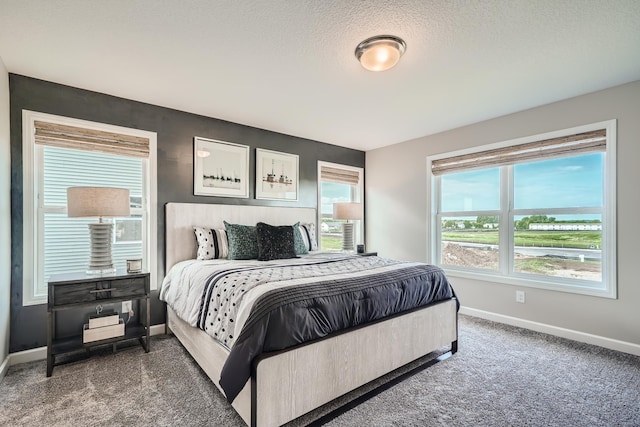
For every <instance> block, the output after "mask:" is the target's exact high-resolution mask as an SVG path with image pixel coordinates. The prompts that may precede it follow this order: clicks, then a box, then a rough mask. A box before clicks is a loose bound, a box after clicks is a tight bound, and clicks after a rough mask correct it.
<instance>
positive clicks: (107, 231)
mask: <svg viewBox="0 0 640 427" xmlns="http://www.w3.org/2000/svg"><path fill="white" fill-rule="evenodd" d="M130 212H131V211H130V202H129V190H127V189H125V188H112V187H69V188H67V216H68V217H69V218H87V217H98V222H96V223H91V224H89V234H90V237H91V258H90V260H89V268H88V269H87V273H88V274H108V273H113V272H115V271H116V269H115V267H114V266H113V261H112V259H111V241H112V238H113V224H112V223H111V222H102V219H103V218H105V217H123V216H129V215H130Z"/></svg>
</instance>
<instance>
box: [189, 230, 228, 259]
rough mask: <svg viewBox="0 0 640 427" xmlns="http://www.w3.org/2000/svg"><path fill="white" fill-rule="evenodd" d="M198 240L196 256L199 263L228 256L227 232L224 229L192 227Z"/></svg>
mask: <svg viewBox="0 0 640 427" xmlns="http://www.w3.org/2000/svg"><path fill="white" fill-rule="evenodd" d="M193 232H194V233H195V235H196V239H197V240H198V256H197V259H198V260H200V261H204V260H208V259H224V258H227V256H228V255H229V243H228V242H227V232H226V231H225V229H224V228H208V227H196V226H194V227H193Z"/></svg>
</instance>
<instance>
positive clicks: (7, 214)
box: [0, 58, 11, 378]
mask: <svg viewBox="0 0 640 427" xmlns="http://www.w3.org/2000/svg"><path fill="white" fill-rule="evenodd" d="M10 285H11V156H10V152H9V73H7V68H6V67H5V66H4V62H2V58H0V378H1V377H2V364H3V362H4V361H5V359H6V358H7V354H8V353H9V295H10V294H9V292H10V291H9V289H10Z"/></svg>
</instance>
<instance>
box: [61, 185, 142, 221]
mask: <svg viewBox="0 0 640 427" xmlns="http://www.w3.org/2000/svg"><path fill="white" fill-rule="evenodd" d="M130 214H131V210H130V201H129V190H127V189H126V188H112V187H69V188H67V216H69V217H70V218H80V217H120V216H129V215H130Z"/></svg>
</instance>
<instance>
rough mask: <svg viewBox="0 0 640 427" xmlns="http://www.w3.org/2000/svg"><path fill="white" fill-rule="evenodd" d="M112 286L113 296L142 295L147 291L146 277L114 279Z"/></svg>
mask: <svg viewBox="0 0 640 427" xmlns="http://www.w3.org/2000/svg"><path fill="white" fill-rule="evenodd" d="M111 288H112V289H113V290H112V291H111V297H112V298H122V297H129V296H140V295H144V294H145V293H146V291H145V279H144V277H136V278H132V279H118V280H112V281H111Z"/></svg>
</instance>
